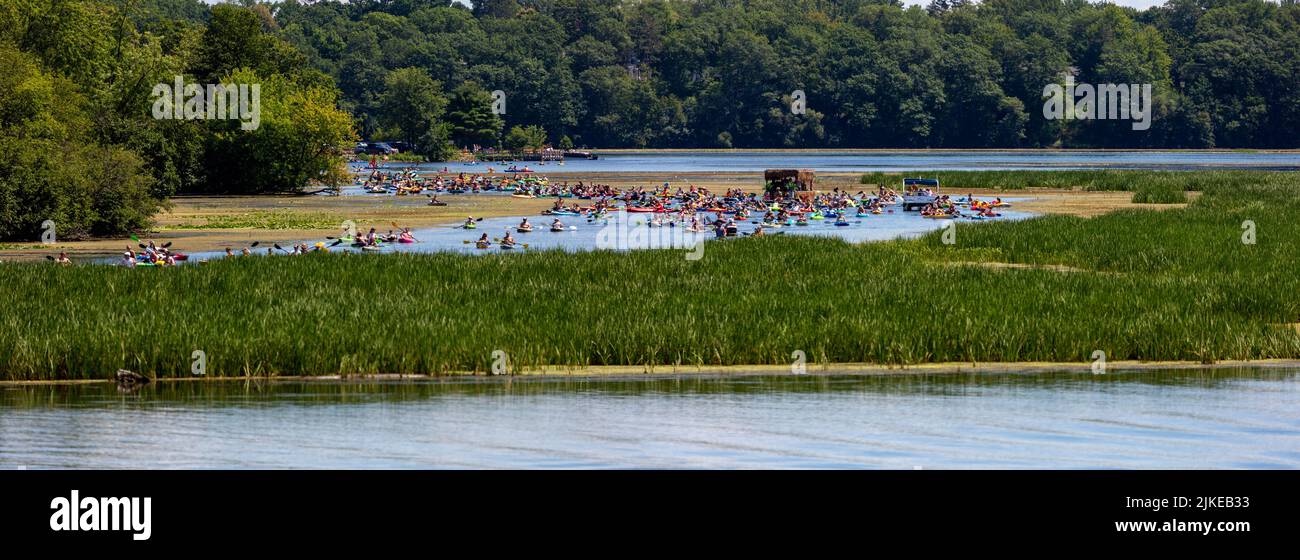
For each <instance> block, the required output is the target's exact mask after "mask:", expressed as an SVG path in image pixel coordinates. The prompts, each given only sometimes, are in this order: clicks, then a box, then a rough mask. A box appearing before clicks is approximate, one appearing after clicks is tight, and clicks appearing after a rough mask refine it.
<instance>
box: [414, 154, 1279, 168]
mask: <svg viewBox="0 0 1300 560" xmlns="http://www.w3.org/2000/svg"><path fill="white" fill-rule="evenodd" d="M596 153H597V155H599V156H600V159H595V160H582V159H568V160H565V162H564V165H559V164H557V163H555V162H548V163H545V164H542V163H541V162H523V163H520V164H519V165H521V166H527V167H529V168H531V169H533V170H535V171H537V172H538V173H560V172H565V173H588V172H618V173H639V172H654V173H670V172H683V173H685V172H759V171H763V170H764V169H795V168H798V169H813V170H816V171H823V172H866V171H929V170H952V171H968V170H1012V169H1165V170H1193V169H1239V168H1252V169H1272V170H1300V152H1197V151H1189V152H1150V151H1131V152H1129V151H1046V150H1036V151H1007V152H998V151H981V150H964V151H963V150H954V151H939V152H927V151H881V152H835V151H816V152H779V151H775V152H763V151H743V152H667V153H664V152H640V153H638V152H619V153H604V154H602V153H600V151H599V150H597V151H596ZM392 165H394V166H399V167H404V166H406V165H407V164H396V163H395V164H392ZM488 166H489V164H485V163H477V164H472V165H470V164H464V163H432V164H425V165H423V166H421V167H424V168H430V169H442V168H443V167H447V168H448V169H449V170H450V171H451V172H454V173H459V172H462V171H464V172H467V173H482V172H484V171H486V170H487V167H488ZM509 166H510V164H507V163H495V164H491V167H493V168H495V169H496V170H497V171H501V170H504V169H506V168H508V167H509Z"/></svg>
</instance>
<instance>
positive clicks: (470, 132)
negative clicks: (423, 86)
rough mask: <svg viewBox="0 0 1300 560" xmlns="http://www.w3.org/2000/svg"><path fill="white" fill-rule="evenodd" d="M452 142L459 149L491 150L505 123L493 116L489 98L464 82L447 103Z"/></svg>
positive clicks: (489, 95)
mask: <svg viewBox="0 0 1300 560" xmlns="http://www.w3.org/2000/svg"><path fill="white" fill-rule="evenodd" d="M447 122H448V123H449V124H450V125H451V138H452V141H453V142H454V143H455V144H456V146H458V147H468V146H472V145H475V144H477V145H480V146H492V145H495V144H496V141H497V137H498V136H499V135H500V134H501V127H502V126H503V125H504V122H503V121H502V120H501V117H500V116H498V115H497V114H496V113H493V112H492V94H490V93H488V92H487V91H486V90H484V89H483V88H482V87H480V86H479V85H478V84H476V83H474V82H466V83H464V84H461V85H460V86H458V87H457V88H456V89H455V91H453V92H452V93H451V100H450V101H449V102H448V103H447Z"/></svg>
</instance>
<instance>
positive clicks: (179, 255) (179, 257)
mask: <svg viewBox="0 0 1300 560" xmlns="http://www.w3.org/2000/svg"><path fill="white" fill-rule="evenodd" d="M172 258H173V259H176V260H178V261H188V260H190V256H189V255H186V254H183V253H172Z"/></svg>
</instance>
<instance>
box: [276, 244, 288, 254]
mask: <svg viewBox="0 0 1300 560" xmlns="http://www.w3.org/2000/svg"><path fill="white" fill-rule="evenodd" d="M274 245H275V248H276V249H278V250H281V251H284V252H285V253H288V252H289V251H287V250H285V248H284V247H281V246H280V244H279V243H275V244H274Z"/></svg>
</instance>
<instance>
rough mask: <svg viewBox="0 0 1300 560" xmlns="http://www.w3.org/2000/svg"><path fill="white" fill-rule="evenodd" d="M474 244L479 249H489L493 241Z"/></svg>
mask: <svg viewBox="0 0 1300 560" xmlns="http://www.w3.org/2000/svg"><path fill="white" fill-rule="evenodd" d="M474 246H475V247H478V248H479V249H488V248H490V247H492V244H491V243H475V244H474Z"/></svg>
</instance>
